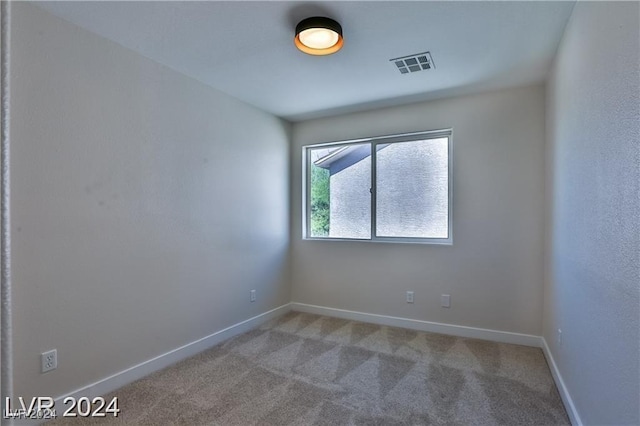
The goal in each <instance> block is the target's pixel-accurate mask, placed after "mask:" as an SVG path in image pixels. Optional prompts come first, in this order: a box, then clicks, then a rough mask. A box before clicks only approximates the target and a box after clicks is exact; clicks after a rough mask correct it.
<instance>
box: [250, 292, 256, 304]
mask: <svg viewBox="0 0 640 426" xmlns="http://www.w3.org/2000/svg"><path fill="white" fill-rule="evenodd" d="M249 301H251V302H255V301H256V291H255V290H251V293H250V296H249Z"/></svg>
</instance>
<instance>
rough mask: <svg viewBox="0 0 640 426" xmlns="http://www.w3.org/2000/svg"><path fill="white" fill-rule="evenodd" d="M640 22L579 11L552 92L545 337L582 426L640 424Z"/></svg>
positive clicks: (591, 8) (628, 15)
mask: <svg viewBox="0 0 640 426" xmlns="http://www.w3.org/2000/svg"><path fill="white" fill-rule="evenodd" d="M639 16H640V10H639V5H638V3H637V2H632V3H613V2H606V3H591V2H580V1H579V2H578V3H577V4H576V6H575V9H574V11H573V15H572V17H571V20H570V22H569V24H568V26H567V29H566V32H565V35H564V39H563V41H562V43H561V46H560V49H559V51H558V55H557V58H556V62H555V65H554V69H553V72H552V74H551V77H550V79H549V85H548V88H547V96H548V100H547V102H548V103H547V128H548V146H547V154H548V161H547V167H548V173H547V175H548V182H547V185H548V191H547V196H548V201H547V205H548V225H547V250H546V253H547V255H548V256H547V259H546V266H547V268H546V269H547V277H546V287H545V303H544V338H545V340H546V341H547V343H548V345H549V346H550V349H551V352H552V354H553V357H554V359H555V361H556V363H557V365H558V367H559V370H560V372H561V375H562V376H563V378H564V381H565V384H566V386H567V388H568V389H569V392H570V394H571V395H572V397H573V400H574V403H575V405H576V408H577V409H578V412H579V413H580V416H581V417H582V420H583V422H584V423H585V424H594V425H595V424H598V425H600V424H617V425H621V424H633V425H637V424H640V414H639V411H640V407H639V401H640V390H639V387H640V371H639V370H638V369H639V365H640V359H639V353H640V335H639V330H640V324H639V320H640V319H639V311H640V310H639V307H640V295H639V293H640V260H639V256H640V227H639V223H640V209H639V200H640V186H639V183H640V145H639V144H640V142H639V141H640V128H639V126H640V98H639V97H640V87H639V85H640V71H639V64H640V59H639V57H638V55H639V54H638V52H639V51H640V42H639V40H640V38H639V35H640V29H639V28H638V20H639ZM559 328H560V329H562V336H563V337H562V345H559V344H558V342H557V335H556V333H557V329H559Z"/></svg>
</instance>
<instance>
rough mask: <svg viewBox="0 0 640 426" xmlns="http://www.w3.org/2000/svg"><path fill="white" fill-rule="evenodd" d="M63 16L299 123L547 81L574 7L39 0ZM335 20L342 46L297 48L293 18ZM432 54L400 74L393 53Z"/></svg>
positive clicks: (549, 4) (538, 4)
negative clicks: (321, 53) (422, 67)
mask: <svg viewBox="0 0 640 426" xmlns="http://www.w3.org/2000/svg"><path fill="white" fill-rule="evenodd" d="M38 5H39V6H40V7H41V8H43V9H45V10H47V11H49V12H51V13H53V14H54V15H57V16H59V17H62V18H64V19H66V20H69V21H71V22H74V23H75V24H77V25H79V26H81V27H83V28H85V29H87V30H89V31H92V32H94V33H97V34H99V35H101V36H103V37H106V38H108V39H111V40H113V41H115V42H117V43H119V44H121V45H123V46H125V47H127V48H129V49H132V50H134V51H136V52H138V53H140V54H142V55H144V56H146V57H148V58H151V59H153V60H155V61H157V62H160V63H162V64H164V65H167V66H168V67H170V68H173V69H174V70H177V71H179V72H181V73H183V74H186V75H188V76H190V77H193V78H195V79H197V80H199V81H201V82H203V83H206V84H208V85H210V86H212V87H214V88H216V89H218V90H220V91H222V92H225V93H227V94H229V95H232V96H234V97H236V98H239V99H241V100H243V101H245V102H248V103H250V104H252V105H255V106H257V107H259V108H261V109H263V110H265V111H268V112H271V113H273V114H275V115H278V116H281V117H284V118H287V119H289V120H293V121H297V120H302V119H308V118H313V117H319V116H327V115H333V114H338V113H344V112H352V111H359V110H365V109H370V108H374V107H380V106H390V105H398V104H403V103H409V102H417V101H422V100H428V99H435V98H441V97H448V96H454V95H460V94H467V93H474V92H479V91H483V90H488V89H496V88H501V87H510V86H516V85H524V84H529V83H535V82H539V81H542V80H543V79H544V78H545V75H546V73H547V71H548V69H549V67H550V65H551V61H552V59H553V56H554V54H555V51H556V48H557V46H558V43H559V41H560V38H561V37H562V33H563V31H564V27H565V24H566V21H567V20H568V18H569V15H570V14H571V11H572V9H573V5H574V1H570V2H558V1H551V2H542V1H540V2H538V1H535V2H435V1H434V2H428V1H410V2H400V1H372V2H316V3H300V2H245V1H235V2H152V1H142V2H90V1H82V2H77V1H76V2H39V3H38ZM316 15H323V16H328V17H331V18H333V19H336V20H337V21H339V22H340V23H341V24H342V27H343V30H344V39H345V46H344V48H343V49H342V50H341V51H340V52H338V53H336V54H334V55H331V56H326V57H314V56H309V55H305V54H303V53H301V52H299V51H297V50H296V48H295V47H294V44H293V36H294V28H295V25H296V24H297V23H298V22H299V21H300V20H302V19H304V18H306V17H309V16H316ZM427 50H428V51H430V52H431V55H432V57H433V61H434V63H435V65H436V68H435V69H433V70H430V71H421V72H417V73H412V74H406V75H402V74H400V73H399V71H398V70H397V69H396V67H395V65H393V63H392V62H389V59H391V58H396V57H399V56H405V55H410V54H413V53H419V52H424V51H427Z"/></svg>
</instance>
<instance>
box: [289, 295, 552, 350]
mask: <svg viewBox="0 0 640 426" xmlns="http://www.w3.org/2000/svg"><path fill="white" fill-rule="evenodd" d="M291 310H293V311H299V312H307V313H310V314H318V315H327V316H330V317H337V318H343V319H348V320H354V321H362V322H370V323H374V324H380V325H387V326H393V327H403V328H409V329H412V330H418V331H427V332H430V333H439V334H449V335H451V336H459V337H469V338H473V339H482V340H490V341H493V342H499V343H512V344H515V345H524V346H534V347H536V348H539V347H541V346H542V342H541V340H540V339H541V338H540V336H533V335H531V334H520V333H511V332H508V331H498V330H488V329H485V328H476V327H466V326H463V325H452V324H442V323H438V322H430V321H422V320H415V319H410V318H399V317H391V316H388V315H378V314H368V313H365V312H355V311H347V310H344V309H335V308H327V307H325V306H316V305H307V304H306V303H298V302H291Z"/></svg>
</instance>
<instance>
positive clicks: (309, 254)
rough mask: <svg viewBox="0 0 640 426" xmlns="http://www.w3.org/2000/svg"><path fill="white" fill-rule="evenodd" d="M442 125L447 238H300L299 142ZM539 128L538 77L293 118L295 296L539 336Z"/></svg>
mask: <svg viewBox="0 0 640 426" xmlns="http://www.w3.org/2000/svg"><path fill="white" fill-rule="evenodd" d="M449 127H451V128H453V152H454V162H453V167H454V169H453V188H454V202H453V246H433V245H417V244H386V243H371V242H332V241H304V240H302V232H301V231H302V230H301V228H302V225H301V217H302V211H301V204H302V201H301V184H302V178H301V164H302V159H301V156H302V154H301V147H302V146H303V145H306V144H312V143H321V142H327V141H335V140H343V139H352V138H361V137H366V136H377V135H386V134H393V133H402V132H411V131H419V130H437V129H443V128H449ZM544 137H545V134H544V88H543V87H542V86H531V87H525V88H518V89H509V90H502V91H496V92H491V93H486V94H481V95H475V96H468V97H460V98H452V99H446V100H439V101H434V102H429V103H422V104H415V105H408V106H402V107H396V108H388V109H380V110H375V111H370V112H363V113H357V114H350V115H345V116H340V117H334V118H326V119H318V120H312V121H306V122H302V123H296V124H294V126H293V148H292V152H291V168H292V174H291V176H292V182H291V191H292V193H291V197H292V211H291V215H292V216H291V226H292V228H291V229H292V231H291V236H292V243H291V245H292V286H293V287H292V288H293V293H292V298H293V301H295V302H301V303H308V304H313V305H320V306H327V307H332V308H340V309H347V310H354V311H360V312H367V313H374V314H381V315H392V316H397V317H404V318H411V319H419V320H428V321H436V322H442V323H448V324H458V325H466V326H472V327H480V328H488V329H494V330H502V331H511V332H519V333H526V334H534V335H540V333H541V327H542V320H541V314H542V288H543V285H542V282H543V255H542V249H543V221H544V208H543V200H544V196H543V194H544ZM407 290H413V291H415V303H414V304H407V303H406V302H405V291H407ZM442 293H448V294H451V301H452V306H451V308H450V309H446V308H441V307H440V294H442Z"/></svg>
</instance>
